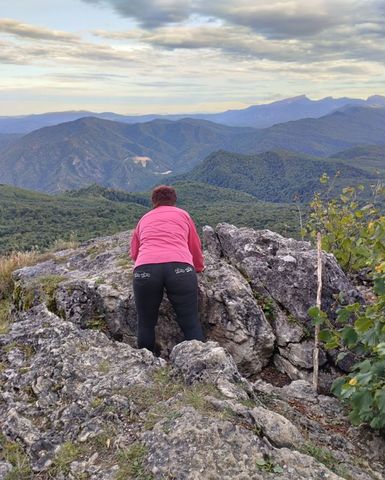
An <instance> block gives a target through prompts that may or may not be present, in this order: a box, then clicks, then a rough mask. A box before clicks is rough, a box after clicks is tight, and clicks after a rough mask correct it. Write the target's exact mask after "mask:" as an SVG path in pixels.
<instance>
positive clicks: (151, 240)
mask: <svg viewBox="0 0 385 480" xmlns="http://www.w3.org/2000/svg"><path fill="white" fill-rule="evenodd" d="M151 199H152V204H153V209H152V210H151V211H150V212H148V213H146V214H145V215H144V216H143V217H142V218H141V219H140V220H139V222H138V224H137V226H136V228H135V230H134V232H133V235H132V238H131V257H132V258H133V259H134V260H135V265H134V274H133V277H134V279H133V287H134V296H135V305H136V309H137V312H138V348H147V349H148V350H151V351H154V346H155V326H156V323H157V321H158V312H159V307H160V303H161V301H162V298H163V292H164V289H165V290H166V292H167V297H168V299H169V300H170V302H171V305H172V306H173V308H174V310H175V313H176V318H177V321H178V324H179V326H180V327H181V329H182V331H183V333H184V337H185V340H203V334H202V327H201V325H200V322H199V319H198V281H197V275H196V272H201V271H203V269H204V260H203V254H202V247H201V242H200V239H199V236H198V233H197V230H196V228H195V224H194V222H193V220H192V219H191V217H190V215H189V214H188V213H187V212H186V211H185V210H182V209H181V208H177V207H176V206H175V204H176V192H175V189H174V188H172V187H168V186H165V185H161V186H159V187H157V188H155V189H154V190H153V192H152V197H151Z"/></svg>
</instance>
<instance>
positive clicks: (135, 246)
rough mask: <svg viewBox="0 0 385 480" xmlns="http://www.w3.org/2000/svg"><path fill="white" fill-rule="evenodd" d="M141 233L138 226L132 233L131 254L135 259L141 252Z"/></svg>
mask: <svg viewBox="0 0 385 480" xmlns="http://www.w3.org/2000/svg"><path fill="white" fill-rule="evenodd" d="M139 244H140V242H139V235H138V227H136V228H135V230H134V231H133V233H132V237H131V246H130V255H131V258H132V259H133V260H136V259H137V257H138V254H139Z"/></svg>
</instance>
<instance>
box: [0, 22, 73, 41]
mask: <svg viewBox="0 0 385 480" xmlns="http://www.w3.org/2000/svg"><path fill="white" fill-rule="evenodd" d="M0 32H2V33H7V34H10V35H14V36H16V37H22V38H29V39H35V40H50V41H55V42H57V41H65V42H73V41H75V42H76V41H78V40H79V37H77V36H76V35H73V34H71V33H67V32H61V31H57V30H49V29H48V28H43V27H36V26H34V25H29V24H26V23H21V22H18V21H16V20H12V19H8V18H0Z"/></svg>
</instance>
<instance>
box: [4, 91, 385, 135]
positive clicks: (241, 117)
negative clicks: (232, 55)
mask: <svg viewBox="0 0 385 480" xmlns="http://www.w3.org/2000/svg"><path fill="white" fill-rule="evenodd" d="M346 106H385V97H383V96H380V95H372V96H370V97H368V98H367V99H366V100H363V99H357V98H348V97H342V98H333V97H326V98H323V99H321V100H311V99H309V98H308V97H306V95H301V96H298V97H293V98H287V99H284V100H279V101H276V102H272V103H268V104H262V105H252V106H250V107H247V108H245V109H240V110H228V111H226V112H220V113H210V114H189V113H182V114H180V115H156V114H152V115H151V114H150V115H119V114H116V113H112V112H103V113H95V112H89V111H75V112H73V111H70V112H51V113H43V114H37V115H23V116H15V117H12V116H6V117H0V133H23V134H25V133H29V132H32V131H33V130H37V129H38V128H42V127H48V126H52V125H57V124H59V123H64V122H70V121H74V120H78V119H79V118H84V117H90V116H92V117H96V118H101V119H104V120H113V121H118V122H123V123H143V122H149V121H151V120H155V119H159V118H162V119H168V120H181V119H182V118H186V117H188V118H194V119H197V120H209V121H211V122H216V123H221V124H224V125H230V126H235V127H237V126H238V127H254V128H267V127H271V126H272V125H274V124H276V123H282V122H288V121H291V120H299V119H301V118H318V117H321V116H323V115H327V114H328V113H331V112H333V111H335V110H337V109H341V108H343V107H346Z"/></svg>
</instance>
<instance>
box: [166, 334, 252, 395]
mask: <svg viewBox="0 0 385 480" xmlns="http://www.w3.org/2000/svg"><path fill="white" fill-rule="evenodd" d="M170 362H171V364H172V365H173V366H174V368H175V369H176V370H177V371H178V372H179V373H181V374H182V377H183V379H184V381H185V382H186V383H187V384H188V385H191V384H193V383H197V382H201V383H210V384H213V385H216V386H217V387H218V389H219V390H220V391H221V392H222V393H223V394H224V395H225V396H226V397H230V398H244V399H246V398H248V396H247V393H246V392H245V388H246V389H247V388H248V384H247V383H246V382H245V380H244V379H243V378H242V377H241V375H240V374H239V372H238V369H237V366H236V365H235V362H234V360H233V359H232V358H231V356H230V355H229V354H227V353H226V352H225V350H224V349H223V348H222V347H220V346H219V345H218V344H217V343H216V342H207V343H202V342H198V341H197V340H192V341H189V342H182V343H180V344H179V345H176V346H175V347H174V348H173V350H172V352H171V355H170ZM249 390H250V388H249Z"/></svg>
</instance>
